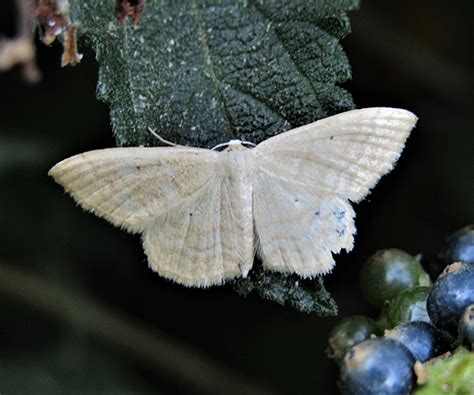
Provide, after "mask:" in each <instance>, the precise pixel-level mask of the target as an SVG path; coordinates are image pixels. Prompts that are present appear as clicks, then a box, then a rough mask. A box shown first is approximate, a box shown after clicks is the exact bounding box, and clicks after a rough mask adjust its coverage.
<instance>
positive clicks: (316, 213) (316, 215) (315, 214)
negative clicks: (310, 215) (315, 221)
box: [314, 210, 321, 218]
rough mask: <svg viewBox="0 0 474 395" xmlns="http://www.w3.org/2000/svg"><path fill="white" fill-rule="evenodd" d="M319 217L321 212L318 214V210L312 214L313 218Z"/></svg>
mask: <svg viewBox="0 0 474 395" xmlns="http://www.w3.org/2000/svg"><path fill="white" fill-rule="evenodd" d="M320 215H321V212H320V211H319V210H318V211H315V213H314V216H315V217H318V218H319V216H320Z"/></svg>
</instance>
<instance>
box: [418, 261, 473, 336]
mask: <svg viewBox="0 0 474 395" xmlns="http://www.w3.org/2000/svg"><path fill="white" fill-rule="evenodd" d="M473 303H474V265H473V264H470V263H463V262H456V263H453V264H451V265H449V266H447V267H446V269H445V270H444V271H443V273H441V275H440V276H439V277H438V278H437V280H436V281H435V283H434V284H433V287H432V288H431V291H430V294H429V295H428V300H427V307H428V314H429V316H430V318H431V321H432V322H433V324H434V325H435V326H436V327H437V328H438V329H442V330H445V331H448V332H450V333H451V334H452V335H453V336H457V331H458V324H459V320H460V319H461V316H462V314H463V313H464V310H465V309H466V307H467V306H469V305H470V304H473Z"/></svg>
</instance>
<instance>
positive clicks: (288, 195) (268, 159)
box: [49, 108, 417, 287]
mask: <svg viewBox="0 0 474 395" xmlns="http://www.w3.org/2000/svg"><path fill="white" fill-rule="evenodd" d="M416 121H417V118H416V116H415V115H414V114H412V113H411V112H409V111H406V110H402V109H395V108H366V109H360V110H353V111H348V112H344V113H341V114H338V115H335V116H331V117H328V118H325V119H322V120H319V121H317V122H314V123H311V124H308V125H305V126H302V127H298V128H296V129H293V130H290V131H288V132H284V133H281V134H279V135H276V136H274V137H271V138H269V139H267V140H265V141H263V142H262V143H260V144H258V145H257V146H255V148H248V147H247V146H246V144H244V142H242V141H240V140H231V141H229V142H228V143H226V144H225V146H226V149H224V150H222V151H217V150H209V149H202V148H192V147H184V146H175V147H148V148H147V147H131V148H110V149H102V150H96V151H90V152H85V153H82V154H79V155H76V156H73V157H71V158H68V159H65V160H63V161H62V162H60V163H58V164H56V165H55V166H54V167H53V168H52V169H51V170H50V171H49V175H51V176H52V177H53V178H54V180H55V181H56V182H57V183H59V184H61V185H62V186H63V187H64V188H65V190H66V191H67V192H68V193H69V194H71V195H72V197H73V198H74V199H75V200H76V201H77V202H78V203H79V204H80V205H81V206H82V207H83V208H84V209H86V210H88V211H91V212H93V213H94V214H96V215H98V216H99V217H102V218H105V219H106V220H107V221H109V222H111V223H112V224H114V225H116V226H119V227H121V228H123V229H125V230H127V231H129V232H132V233H141V235H142V242H143V247H144V250H145V253H146V255H147V257H148V263H149V266H150V267H151V268H152V269H153V270H155V271H156V272H158V273H159V274H160V275H161V276H163V277H166V278H168V279H172V280H174V281H176V282H178V283H181V284H184V285H187V286H198V287H206V286H210V285H214V284H220V283H223V282H224V281H226V280H228V279H231V278H234V277H237V276H243V277H245V276H246V275H247V273H248V272H249V270H250V269H251V268H252V265H253V263H254V255H255V253H257V254H258V255H259V257H260V258H261V261H262V263H263V265H264V267H265V268H267V269H270V270H274V271H278V272H285V273H296V274H298V275H300V276H302V277H313V276H316V275H319V274H325V273H327V272H329V271H331V269H332V268H333V266H334V264H335V263H334V259H333V255H332V254H333V253H339V252H340V251H341V249H345V250H346V251H350V250H351V249H352V247H353V244H354V234H355V231H356V228H355V225H354V217H355V213H354V210H353V208H352V206H351V203H350V202H359V201H360V200H362V199H363V198H364V197H365V196H366V195H367V194H368V193H369V191H370V189H371V188H372V187H374V185H375V184H376V183H377V182H378V180H379V179H380V177H381V176H383V175H384V174H386V173H387V172H388V171H390V170H391V169H392V168H393V166H394V164H395V162H396V161H397V159H398V158H399V156H400V154H401V151H402V149H403V147H404V145H405V141H406V139H407V137H408V135H409V134H410V131H411V130H412V128H413V127H414V126H415V123H416Z"/></svg>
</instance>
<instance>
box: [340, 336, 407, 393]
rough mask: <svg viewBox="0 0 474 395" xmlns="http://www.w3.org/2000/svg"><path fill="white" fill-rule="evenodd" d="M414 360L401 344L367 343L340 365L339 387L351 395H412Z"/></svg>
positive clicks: (388, 342)
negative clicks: (410, 394)
mask: <svg viewBox="0 0 474 395" xmlns="http://www.w3.org/2000/svg"><path fill="white" fill-rule="evenodd" d="M414 363H415V358H414V357H413V355H412V354H411V352H410V351H409V350H408V349H407V348H406V347H405V346H404V345H403V344H401V343H400V342H397V341H395V340H392V339H386V338H377V339H368V340H365V341H363V342H362V343H359V344H357V345H356V346H354V347H352V348H351V349H349V351H348V352H347V354H346V355H345V357H344V359H343V361H342V364H341V381H340V387H341V390H342V392H343V393H344V394H351V395H372V394H374V395H380V394H384V395H392V394H393V395H395V394H396V395H402V394H409V393H410V391H411V389H412V386H413V381H414V377H413V364H414Z"/></svg>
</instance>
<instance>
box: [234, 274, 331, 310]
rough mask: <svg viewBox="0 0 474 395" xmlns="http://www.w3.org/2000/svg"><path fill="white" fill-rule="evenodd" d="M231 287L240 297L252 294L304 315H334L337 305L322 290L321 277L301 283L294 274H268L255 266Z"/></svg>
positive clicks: (301, 280) (324, 290)
mask: <svg viewBox="0 0 474 395" xmlns="http://www.w3.org/2000/svg"><path fill="white" fill-rule="evenodd" d="M232 286H233V287H234V289H235V290H236V291H237V292H238V293H239V294H241V295H242V296H247V295H248V294H250V293H251V292H252V291H254V290H255V291H257V292H258V294H259V295H260V296H261V297H262V298H264V299H268V300H272V301H274V302H277V303H279V304H281V305H284V306H285V305H289V306H292V307H293V308H295V309H297V310H299V311H303V312H305V313H316V314H317V315H319V316H328V315H337V304H336V302H335V301H334V299H333V298H331V295H330V294H329V293H328V292H327V291H326V289H325V288H324V284H323V280H322V278H321V277H316V278H314V279H311V280H303V279H301V278H299V277H298V276H296V275H294V274H291V275H289V274H283V273H276V272H269V271H265V270H264V269H263V268H262V266H261V265H255V267H254V268H253V269H252V270H251V272H250V273H249V275H248V276H247V277H246V278H242V279H238V280H234V281H233V282H232Z"/></svg>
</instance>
